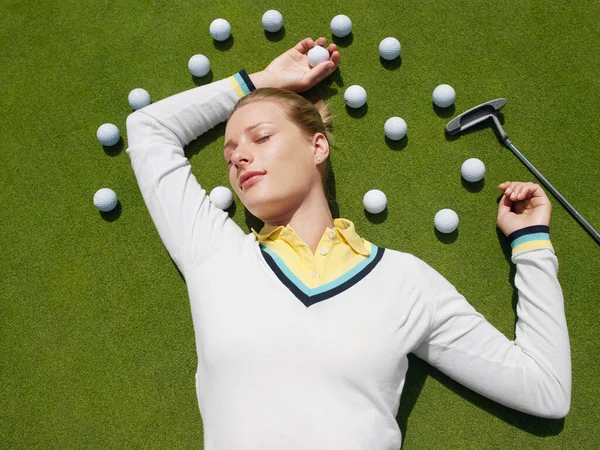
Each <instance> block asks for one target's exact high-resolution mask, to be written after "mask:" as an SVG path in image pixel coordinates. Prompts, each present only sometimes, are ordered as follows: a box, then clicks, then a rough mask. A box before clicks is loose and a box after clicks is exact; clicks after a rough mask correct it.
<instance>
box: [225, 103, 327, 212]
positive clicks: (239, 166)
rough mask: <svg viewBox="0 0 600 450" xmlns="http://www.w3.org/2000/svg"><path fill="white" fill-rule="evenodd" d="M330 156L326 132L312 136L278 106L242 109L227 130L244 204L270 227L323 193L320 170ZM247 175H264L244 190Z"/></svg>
mask: <svg viewBox="0 0 600 450" xmlns="http://www.w3.org/2000/svg"><path fill="white" fill-rule="evenodd" d="M328 152H329V146H328V145H327V139H326V138H325V136H324V135H323V134H321V133H316V134H315V135H314V136H313V137H312V138H309V137H307V136H306V134H304V133H302V131H301V130H300V128H298V126H297V125H296V124H294V123H293V122H292V121H290V120H289V119H288V117H287V115H286V114H285V112H284V110H283V109H282V107H281V106H280V105H279V104H278V103H276V102H271V101H259V102H255V103H250V104H248V105H246V106H243V107H241V108H240V109H238V110H237V111H235V112H234V113H233V115H232V116H231V117H230V118H229V121H228V122H227V126H226V128H225V147H224V151H223V156H224V158H225V161H226V162H228V166H227V167H228V171H229V182H230V183H231V186H232V187H233V189H234V190H235V192H236V194H237V195H238V197H239V198H240V200H241V201H242V203H243V204H244V206H246V208H248V210H249V211H250V212H251V213H252V214H253V215H254V216H255V217H258V218H259V219H261V220H262V221H263V222H265V223H274V222H277V221H280V220H285V219H289V218H291V215H293V213H294V212H295V211H296V210H297V209H298V207H299V206H300V205H301V204H302V203H303V201H304V200H305V199H306V198H307V197H308V196H309V195H310V194H313V195H314V194H315V193H317V192H318V189H321V190H322V181H321V176H320V173H319V170H318V168H317V166H318V165H319V164H322V163H323V161H325V159H326V158H327V156H328ZM317 156H318V157H320V158H321V162H318V161H317V159H316V158H317ZM246 172H260V173H261V174H262V175H261V176H260V178H256V179H255V180H254V182H253V183H252V184H250V185H244V186H243V187H242V185H241V183H240V177H241V176H242V175H243V174H244V173H246Z"/></svg>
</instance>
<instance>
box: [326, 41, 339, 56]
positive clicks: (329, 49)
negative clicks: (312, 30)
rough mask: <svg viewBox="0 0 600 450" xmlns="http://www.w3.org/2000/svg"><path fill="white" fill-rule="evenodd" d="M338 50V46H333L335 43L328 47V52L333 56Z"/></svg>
mask: <svg viewBox="0 0 600 450" xmlns="http://www.w3.org/2000/svg"><path fill="white" fill-rule="evenodd" d="M336 50H337V45H335V44H333V43H332V44H329V45H328V46H327V51H328V52H329V53H330V54H331V53H333V52H335V51H336Z"/></svg>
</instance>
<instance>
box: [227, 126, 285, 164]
mask: <svg viewBox="0 0 600 450" xmlns="http://www.w3.org/2000/svg"><path fill="white" fill-rule="evenodd" d="M265 123H275V122H258V123H255V124H254V125H250V126H249V127H246V128H245V129H244V133H246V132H248V131H250V130H252V129H254V128H256V127H257V126H259V125H262V124H265ZM230 145H231V139H229V140H228V141H227V142H226V143H225V145H224V146H223V156H225V150H227V147H229V146H230Z"/></svg>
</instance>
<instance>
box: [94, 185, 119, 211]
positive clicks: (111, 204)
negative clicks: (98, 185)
mask: <svg viewBox="0 0 600 450" xmlns="http://www.w3.org/2000/svg"><path fill="white" fill-rule="evenodd" d="M94 206H96V208H98V209H99V210H100V211H102V212H108V211H112V210H113V209H115V206H117V194H115V191H113V190H112V189H109V188H102V189H99V190H98V191H96V193H95V194H94Z"/></svg>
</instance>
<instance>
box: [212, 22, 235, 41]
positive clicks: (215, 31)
mask: <svg viewBox="0 0 600 450" xmlns="http://www.w3.org/2000/svg"><path fill="white" fill-rule="evenodd" d="M209 30H210V35H211V36H212V38H213V39H214V40H215V41H226V40H227V38H229V36H230V35H231V25H229V22H227V21H226V20H225V19H215V20H213V21H212V22H211V23H210V28H209Z"/></svg>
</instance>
